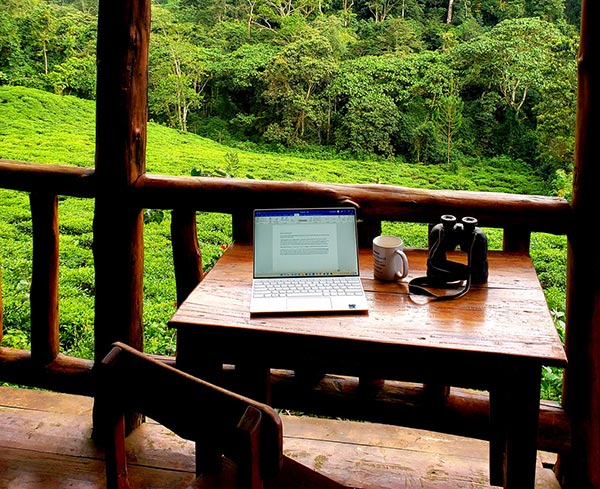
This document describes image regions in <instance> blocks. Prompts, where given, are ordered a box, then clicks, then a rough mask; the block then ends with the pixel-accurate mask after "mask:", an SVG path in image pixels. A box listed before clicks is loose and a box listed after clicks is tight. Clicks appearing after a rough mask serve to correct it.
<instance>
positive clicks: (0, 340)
mask: <svg viewBox="0 0 600 489" xmlns="http://www.w3.org/2000/svg"><path fill="white" fill-rule="evenodd" d="M2 329H3V326H2V262H1V261H0V344H2Z"/></svg>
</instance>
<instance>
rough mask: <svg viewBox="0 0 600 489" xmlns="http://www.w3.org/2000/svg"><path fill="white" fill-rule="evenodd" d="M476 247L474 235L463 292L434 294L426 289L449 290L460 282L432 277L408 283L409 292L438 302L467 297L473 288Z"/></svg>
mask: <svg viewBox="0 0 600 489" xmlns="http://www.w3.org/2000/svg"><path fill="white" fill-rule="evenodd" d="M474 245H475V235H473V240H472V241H471V244H470V246H469V253H468V261H467V276H466V282H465V285H464V287H463V288H462V290H460V291H458V292H457V293H455V294H444V295H438V294H436V293H434V292H432V291H431V290H429V289H426V288H425V287H432V288H437V289H440V288H448V285H450V284H454V283H457V282H458V280H455V281H443V280H439V279H432V278H430V277H416V278H413V279H412V280H411V281H410V282H409V283H408V292H409V293H411V294H416V295H426V296H428V297H432V298H433V300H436V301H449V300H452V299H459V298H461V297H462V296H463V295H465V294H466V293H467V292H469V289H470V288H471V257H472V255H473V246H474Z"/></svg>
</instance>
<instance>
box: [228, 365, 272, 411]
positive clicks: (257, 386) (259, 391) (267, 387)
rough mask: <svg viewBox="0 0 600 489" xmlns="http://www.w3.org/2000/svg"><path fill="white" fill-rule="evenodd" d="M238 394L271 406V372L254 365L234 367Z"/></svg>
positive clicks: (262, 366) (267, 368) (263, 367)
mask: <svg viewBox="0 0 600 489" xmlns="http://www.w3.org/2000/svg"><path fill="white" fill-rule="evenodd" d="M235 371H236V378H237V382H238V384H237V385H238V392H239V393H240V394H243V395H244V396H247V397H249V398H251V399H254V400H255V401H259V402H264V403H265V404H271V370H270V369H269V367H265V366H264V365H257V364H255V363H238V364H236V366H235Z"/></svg>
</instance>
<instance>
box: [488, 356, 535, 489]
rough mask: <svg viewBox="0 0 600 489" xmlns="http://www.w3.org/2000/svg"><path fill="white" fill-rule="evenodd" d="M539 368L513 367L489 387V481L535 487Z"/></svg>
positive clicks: (507, 485)
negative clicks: (491, 387) (510, 372)
mask: <svg viewBox="0 0 600 489" xmlns="http://www.w3.org/2000/svg"><path fill="white" fill-rule="evenodd" d="M540 382H541V369H540V368H539V367H533V368H523V369H515V370H514V372H513V374H512V375H507V376H505V377H504V378H503V379H502V380H501V381H500V382H499V383H498V384H497V385H496V386H494V388H493V389H491V391H490V423H491V433H490V483H491V484H492V485H499V486H502V487H504V488H505V489H514V488H533V487H535V470H536V459H537V431H538V430H537V428H538V418H539V405H540Z"/></svg>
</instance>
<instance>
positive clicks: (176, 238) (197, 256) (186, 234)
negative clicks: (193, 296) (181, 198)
mask: <svg viewBox="0 0 600 489" xmlns="http://www.w3.org/2000/svg"><path fill="white" fill-rule="evenodd" d="M171 244H172V248H173V264H174V268H175V283H176V287H177V305H179V304H181V303H182V302H183V301H184V300H185V299H186V297H187V296H188V295H189V294H190V292H191V291H192V290H194V288H195V287H196V285H198V284H199V283H200V281H201V280H202V253H201V251H200V247H199V246H198V234H197V230H196V211H195V210H193V209H175V210H174V211H173V212H171Z"/></svg>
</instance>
